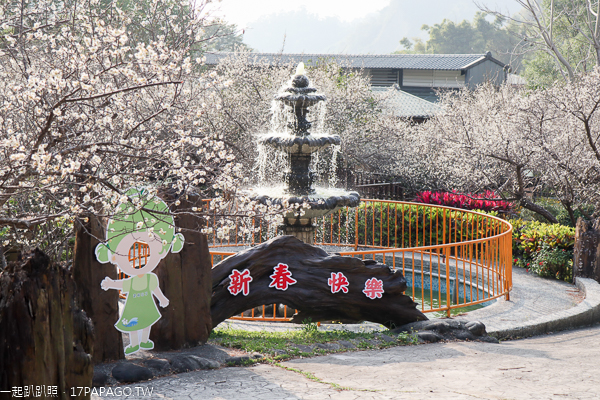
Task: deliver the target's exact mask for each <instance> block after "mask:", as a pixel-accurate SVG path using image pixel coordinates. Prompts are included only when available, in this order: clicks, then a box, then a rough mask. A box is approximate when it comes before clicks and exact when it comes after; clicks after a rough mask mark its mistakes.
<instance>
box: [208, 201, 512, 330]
mask: <svg viewBox="0 0 600 400" xmlns="http://www.w3.org/2000/svg"><path fill="white" fill-rule="evenodd" d="M217 223H218V222H217V221H215V219H214V218H213V219H211V224H214V225H213V226H214V227H215V228H216V227H217ZM244 223H245V224H246V225H247V226H248V225H249V226H252V227H253V228H255V231H254V232H252V233H251V234H250V235H249V237H241V236H239V235H238V234H237V233H238V232H230V233H229V235H225V236H221V237H220V238H217V237H216V235H214V234H211V235H210V237H209V239H210V241H209V243H211V245H210V247H211V255H212V259H213V265H215V263H216V262H218V261H220V260H221V259H223V258H225V257H227V256H230V255H232V254H235V251H234V250H235V249H233V248H232V249H224V247H239V246H252V245H254V244H257V243H261V242H263V241H266V240H268V239H271V238H272V237H274V236H276V234H277V233H276V230H275V229H273V228H274V227H271V226H268V224H266V223H265V222H264V221H261V220H260V219H258V218H253V219H251V220H247V221H244ZM316 225H317V231H316V237H315V244H316V245H321V246H334V248H335V252H337V253H339V254H341V255H343V256H351V257H361V258H362V259H374V260H377V261H378V262H381V263H384V264H387V265H389V266H390V267H391V268H393V269H400V270H401V271H402V273H403V274H404V276H405V277H406V279H407V281H408V283H409V289H408V291H407V294H408V295H410V296H411V297H412V298H413V299H415V301H417V302H418V303H420V308H421V310H422V311H423V312H425V313H428V312H440V311H443V312H445V313H446V315H447V316H450V315H451V313H452V311H453V310H456V309H461V308H464V307H468V306H473V305H476V304H480V303H485V302H488V301H491V300H493V299H496V298H498V297H501V296H505V297H506V299H509V296H510V290H511V289H512V226H511V225H510V224H509V223H508V222H506V221H505V220H503V219H501V218H498V217H495V216H491V215H487V214H482V213H477V212H474V211H467V210H461V209H456V208H450V207H443V206H436V205H425V204H419V203H409V202H401V201H384V200H363V201H362V202H361V205H360V206H359V207H357V208H342V209H340V210H339V211H337V212H335V213H332V214H330V215H327V216H325V217H322V218H320V219H318V221H317V223H316ZM332 250H333V248H332ZM423 300H425V301H423ZM290 314H292V313H290V312H288V310H286V308H285V307H279V306H278V305H269V306H263V307H262V308H259V309H258V310H257V309H254V310H249V311H247V312H245V313H244V314H242V315H241V316H239V317H234V318H239V319H252V320H261V321H287V320H289V315H290Z"/></svg>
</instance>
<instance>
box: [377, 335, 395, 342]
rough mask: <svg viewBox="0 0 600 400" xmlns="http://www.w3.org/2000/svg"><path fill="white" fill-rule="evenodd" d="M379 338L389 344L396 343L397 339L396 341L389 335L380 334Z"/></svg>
mask: <svg viewBox="0 0 600 400" xmlns="http://www.w3.org/2000/svg"><path fill="white" fill-rule="evenodd" d="M377 338H378V339H380V340H383V341H384V342H387V343H393V342H396V339H394V338H393V337H390V336H388V335H384V334H383V333H380V334H378V335H377Z"/></svg>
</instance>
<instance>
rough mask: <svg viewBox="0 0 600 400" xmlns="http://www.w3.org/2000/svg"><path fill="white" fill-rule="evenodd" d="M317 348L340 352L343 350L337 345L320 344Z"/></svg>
mask: <svg viewBox="0 0 600 400" xmlns="http://www.w3.org/2000/svg"><path fill="white" fill-rule="evenodd" d="M317 347H318V348H319V349H323V350H339V349H341V348H342V346H340V345H339V344H337V343H318V344H317Z"/></svg>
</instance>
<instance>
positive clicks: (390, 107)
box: [373, 86, 441, 118]
mask: <svg viewBox="0 0 600 400" xmlns="http://www.w3.org/2000/svg"><path fill="white" fill-rule="evenodd" d="M388 90H391V91H392V92H391V93H388V95H389V97H388V98H387V99H386V100H385V103H384V111H387V112H389V113H390V114H393V115H394V116H396V117H400V118H428V117H431V116H433V115H435V114H437V113H438V112H440V111H441V107H440V106H439V105H437V104H435V103H431V102H429V101H427V100H423V99H422V98H420V97H417V96H414V95H412V94H410V93H406V92H405V91H403V90H400V89H399V88H398V87H397V86H394V87H391V88H383V87H382V88H373V91H374V92H380V93H381V92H387V91H388Z"/></svg>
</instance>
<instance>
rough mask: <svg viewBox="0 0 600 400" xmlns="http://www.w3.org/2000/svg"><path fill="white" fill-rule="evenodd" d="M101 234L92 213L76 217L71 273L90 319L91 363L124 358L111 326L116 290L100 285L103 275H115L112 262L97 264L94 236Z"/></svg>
mask: <svg viewBox="0 0 600 400" xmlns="http://www.w3.org/2000/svg"><path fill="white" fill-rule="evenodd" d="M104 237H105V235H104V227H103V225H102V223H101V221H100V220H98V218H96V217H95V216H92V215H90V216H89V217H88V220H87V222H84V221H82V220H80V221H79V225H78V226H77V229H76V232H75V250H74V255H73V277H74V278H75V282H76V283H77V287H78V289H79V290H78V296H79V304H81V307H82V308H83V310H84V311H85V312H86V313H87V315H88V316H89V317H90V318H91V320H92V322H93V323H94V331H95V333H96V335H95V336H96V339H95V343H94V362H95V363H100V362H104V361H110V360H119V359H123V358H125V354H124V353H123V337H122V336H121V332H119V331H118V330H116V329H115V327H114V325H115V323H116V322H117V321H118V320H119V292H118V291H117V290H102V288H101V287H100V282H102V280H103V279H104V278H105V277H107V276H108V277H110V278H112V279H117V269H116V268H115V266H114V265H113V264H111V263H106V264H101V263H99V262H98V260H96V254H95V252H94V250H95V249H96V245H97V244H98V243H99V241H98V239H97V238H104Z"/></svg>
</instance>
